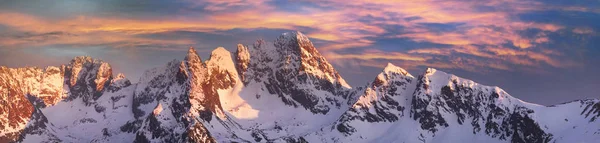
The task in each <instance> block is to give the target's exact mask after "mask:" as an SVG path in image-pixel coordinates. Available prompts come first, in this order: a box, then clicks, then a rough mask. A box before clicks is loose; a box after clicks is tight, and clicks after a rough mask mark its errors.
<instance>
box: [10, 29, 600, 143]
mask: <svg viewBox="0 0 600 143" xmlns="http://www.w3.org/2000/svg"><path fill="white" fill-rule="evenodd" d="M182 55H183V54H182ZM372 79H373V82H371V83H370V84H369V85H367V86H364V87H350V86H349V85H348V84H347V83H346V82H345V81H344V79H343V78H342V77H341V76H340V75H339V74H338V72H337V71H336V70H335V69H334V68H333V66H332V65H331V64H329V62H327V60H326V59H325V57H323V56H322V55H321V54H320V53H319V52H318V51H317V48H315V47H314V45H313V44H312V43H311V42H310V40H309V38H308V37H307V36H305V35H304V34H302V33H300V32H289V33H284V34H282V35H281V36H279V37H278V38H277V39H276V40H274V41H272V42H267V41H264V40H258V41H257V42H256V43H254V44H253V45H242V44H238V45H237V49H236V51H235V52H234V53H232V52H230V51H228V50H226V49H225V48H222V47H219V48H216V49H215V50H213V51H212V52H211V54H210V57H209V58H208V59H206V60H204V61H203V60H202V59H201V58H200V56H198V54H197V53H196V50H195V49H194V48H191V47H190V48H189V50H188V53H187V55H185V57H184V60H182V61H179V60H173V61H170V62H168V63H167V64H165V65H164V66H161V67H157V68H153V69H150V70H147V71H145V72H144V74H143V76H142V77H141V78H140V79H139V80H137V82H135V83H132V82H131V81H130V80H128V79H127V78H125V76H124V75H122V74H118V75H117V76H113V73H112V68H111V67H110V64H108V63H105V62H102V61H100V60H97V59H92V58H90V57H76V58H75V59H73V60H72V61H71V63H69V64H67V65H62V66H59V67H47V68H45V69H40V68H35V67H29V68H7V67H0V99H1V100H0V101H1V103H2V104H0V142H292V143H296V142H516V143H522V142H523V143H525V142H597V141H598V140H600V121H599V120H598V118H600V100H598V99H594V100H578V101H573V102H568V103H564V104H560V105H555V106H541V105H536V104H532V103H527V102H524V101H522V100H519V99H517V98H515V97H512V96H510V94H508V93H506V92H505V91H504V90H502V89H501V88H499V87H492V86H486V85H481V84H478V83H476V82H474V81H471V80H468V79H464V78H460V77H457V76H455V75H452V74H449V73H445V72H443V71H440V70H436V69H433V68H428V69H427V70H425V71H424V73H422V74H419V75H412V74H410V73H408V72H407V71H406V70H404V69H402V68H401V67H397V66H395V65H393V64H391V63H390V64H388V65H387V66H386V67H385V68H384V69H382V71H381V73H380V74H378V75H376V76H374V77H373V78H372Z"/></svg>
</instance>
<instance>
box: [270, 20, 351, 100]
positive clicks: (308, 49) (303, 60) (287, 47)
mask: <svg viewBox="0 0 600 143" xmlns="http://www.w3.org/2000/svg"><path fill="white" fill-rule="evenodd" d="M274 45H275V48H277V51H278V52H279V53H280V55H282V56H283V57H282V58H283V59H282V60H283V62H284V65H286V66H285V67H288V68H297V69H298V70H299V71H300V72H304V73H307V74H311V75H312V76H315V77H317V78H320V79H325V80H328V81H329V82H332V83H336V84H340V85H342V86H343V87H346V88H350V85H348V83H346V81H345V80H344V79H343V78H342V77H341V76H340V75H339V74H338V72H337V71H336V70H335V69H334V68H333V66H332V65H331V64H329V62H327V60H326V59H325V57H323V56H322V55H321V54H320V53H319V52H318V51H317V49H316V48H315V47H314V45H313V44H312V42H311V41H310V40H309V39H308V37H307V36H306V35H304V34H302V33H301V32H289V33H283V34H282V35H281V36H279V38H277V40H275V43H274ZM294 62H298V63H294Z"/></svg>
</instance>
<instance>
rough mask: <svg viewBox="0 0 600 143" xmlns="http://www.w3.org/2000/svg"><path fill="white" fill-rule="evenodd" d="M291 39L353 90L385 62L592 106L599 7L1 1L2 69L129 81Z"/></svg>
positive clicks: (544, 0) (598, 62)
mask: <svg viewBox="0 0 600 143" xmlns="http://www.w3.org/2000/svg"><path fill="white" fill-rule="evenodd" d="M291 31H300V32H302V33H304V34H306V35H307V36H309V38H310V40H311V41H312V42H313V44H314V45H315V47H316V48H317V49H318V50H319V52H320V53H321V54H322V55H324V56H325V57H326V59H327V60H328V61H329V62H330V63H331V64H332V65H333V66H334V67H335V68H336V69H337V70H338V71H339V72H340V74H341V75H342V77H343V78H344V79H346V81H348V82H349V84H351V85H352V86H355V87H356V86H365V85H366V84H367V83H369V82H371V81H372V80H373V79H374V78H375V76H376V75H377V74H378V73H380V72H381V71H382V69H383V67H385V65H387V63H388V62H389V63H393V64H395V65H397V66H400V67H402V68H404V69H406V70H408V71H410V73H411V74H413V75H420V74H422V73H423V72H424V70H425V69H426V68H427V67H432V68H436V69H438V70H442V71H445V72H448V73H452V74H455V75H457V76H459V77H463V78H467V79H471V80H474V81H476V82H478V83H481V84H484V85H491V86H499V87H501V88H503V89H504V90H506V91H507V92H508V93H509V94H511V95H512V96H514V97H517V98H520V99H522V100H524V101H527V102H532V103H537V104H542V105H553V104H559V103H564V102H568V101H572V100H577V99H588V98H600V56H598V55H599V54H600V1H598V0H506V1H502V0H493V1H473V0H455V1H454V0H453V1H447V0H406V1H398V0H392V1H388V0H381V1H376V0H324V1H315V0H306V1H296V0H290V1H285V0H281V1H278V0H275V1H273V0H207V1H194V0H154V1H147V0H127V1H123V0H102V1H97V0H78V1H72V0H56V1H47V0H3V1H0V66H8V67H13V68H14V67H26V66H38V67H45V66H58V65H61V64H67V63H68V62H69V61H70V60H71V59H72V58H73V57H75V56H83V55H87V56H91V57H93V58H97V59H101V60H104V61H106V62H109V63H110V64H111V65H112V67H113V71H114V72H121V73H124V74H125V75H126V76H127V77H128V78H130V79H132V80H133V81H137V79H138V78H139V76H140V75H141V73H142V72H143V71H145V70H147V69H150V68H153V67H160V66H163V65H165V64H166V63H167V62H169V61H172V60H174V59H176V60H182V59H183V57H184V56H185V54H186V52H187V49H188V48H189V47H194V48H196V50H197V51H198V52H199V54H200V56H201V57H202V58H203V59H207V58H208V56H209V55H210V52H211V51H212V50H213V49H215V48H216V47H224V48H226V49H228V50H230V51H235V48H236V45H237V44H244V45H251V44H253V43H254V42H256V40H258V39H264V40H266V41H273V40H275V39H276V38H277V37H278V36H279V35H280V34H281V33H284V32H291Z"/></svg>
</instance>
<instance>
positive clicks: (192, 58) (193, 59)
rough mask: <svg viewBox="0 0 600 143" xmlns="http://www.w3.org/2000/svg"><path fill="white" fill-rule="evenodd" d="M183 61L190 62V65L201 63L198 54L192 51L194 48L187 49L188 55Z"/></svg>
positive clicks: (194, 50)
mask: <svg viewBox="0 0 600 143" xmlns="http://www.w3.org/2000/svg"><path fill="white" fill-rule="evenodd" d="M184 60H185V61H187V62H191V63H201V62H202V59H201V58H200V56H198V53H197V52H196V49H194V47H190V48H189V49H188V53H187V55H186V56H185V58H184Z"/></svg>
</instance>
